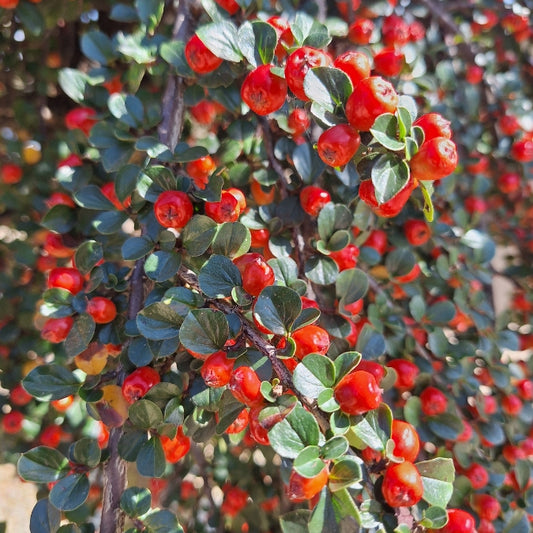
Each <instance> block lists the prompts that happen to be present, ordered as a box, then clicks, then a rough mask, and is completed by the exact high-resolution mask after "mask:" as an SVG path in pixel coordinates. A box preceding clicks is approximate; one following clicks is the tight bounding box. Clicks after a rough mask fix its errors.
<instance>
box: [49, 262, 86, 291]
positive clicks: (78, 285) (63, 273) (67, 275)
mask: <svg viewBox="0 0 533 533" xmlns="http://www.w3.org/2000/svg"><path fill="white" fill-rule="evenodd" d="M84 284H85V280H84V278H83V276H82V275H81V273H80V271H79V270H78V269H77V268H70V267H57V268H54V269H52V270H51V271H50V274H48V282H47V286H48V288H49V289H52V288H60V289H65V290H67V291H69V292H71V293H72V294H77V293H78V292H80V291H81V290H82V289H83V285H84Z"/></svg>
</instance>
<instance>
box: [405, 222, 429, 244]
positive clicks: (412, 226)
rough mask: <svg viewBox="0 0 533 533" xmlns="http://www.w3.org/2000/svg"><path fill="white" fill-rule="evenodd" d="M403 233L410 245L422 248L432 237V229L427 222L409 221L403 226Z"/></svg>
mask: <svg viewBox="0 0 533 533" xmlns="http://www.w3.org/2000/svg"><path fill="white" fill-rule="evenodd" d="M403 231H404V233H405V237H406V239H407V241H408V242H409V244H411V245H412V246H422V245H423V244H426V242H428V240H429V239H430V237H431V228H430V227H429V225H428V223H427V222H426V221H425V220H421V219H409V220H407V221H406V222H405V224H404V225H403Z"/></svg>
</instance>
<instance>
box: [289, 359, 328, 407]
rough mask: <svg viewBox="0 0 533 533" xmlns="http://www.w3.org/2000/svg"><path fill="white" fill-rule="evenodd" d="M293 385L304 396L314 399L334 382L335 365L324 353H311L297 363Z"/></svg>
mask: <svg viewBox="0 0 533 533" xmlns="http://www.w3.org/2000/svg"><path fill="white" fill-rule="evenodd" d="M293 379H294V385H295V387H296V388H297V390H298V391H299V392H301V393H302V394H303V395H304V396H308V397H309V398H312V399H316V398H318V396H319V394H320V393H321V392H322V391H323V390H325V389H328V388H330V387H333V385H334V383H335V366H334V364H333V362H332V361H331V359H329V358H328V357H326V356H324V355H320V354H317V353H311V354H309V355H307V356H305V357H304V359H303V360H302V362H301V363H298V365H297V366H296V368H295V369H294V374H293Z"/></svg>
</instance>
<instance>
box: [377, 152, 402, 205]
mask: <svg viewBox="0 0 533 533" xmlns="http://www.w3.org/2000/svg"><path fill="white" fill-rule="evenodd" d="M371 176H372V183H373V184H374V188H375V194H376V200H377V202H378V204H384V203H385V202H388V201H389V200H390V199H392V198H394V197H395V196H396V195H397V194H398V193H399V192H400V191H401V190H402V189H403V188H404V187H405V186H406V185H407V182H408V181H409V166H408V165H407V163H406V162H405V161H403V160H401V159H399V158H398V157H396V156H395V155H393V154H383V155H381V156H379V157H378V158H377V159H376V160H375V161H373V165H372V172H371Z"/></svg>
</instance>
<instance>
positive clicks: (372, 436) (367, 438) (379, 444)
mask: <svg viewBox="0 0 533 533" xmlns="http://www.w3.org/2000/svg"><path fill="white" fill-rule="evenodd" d="M391 425H392V414H391V412H390V409H389V408H388V407H387V406H386V405H385V404H381V406H380V407H379V408H378V409H377V410H375V411H371V412H370V413H368V414H367V415H366V416H365V417H364V419H363V420H362V421H361V422H359V423H357V424H356V425H355V426H352V431H353V433H354V434H355V435H356V436H357V437H359V438H360V439H361V440H362V441H363V442H364V443H365V444H366V445H367V446H370V447H371V448H372V449H373V450H378V451H381V450H384V449H385V446H386V444H387V441H388V440H389V438H390V435H391Z"/></svg>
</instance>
